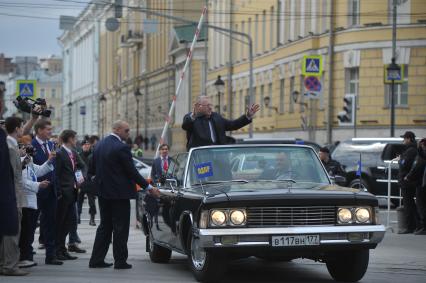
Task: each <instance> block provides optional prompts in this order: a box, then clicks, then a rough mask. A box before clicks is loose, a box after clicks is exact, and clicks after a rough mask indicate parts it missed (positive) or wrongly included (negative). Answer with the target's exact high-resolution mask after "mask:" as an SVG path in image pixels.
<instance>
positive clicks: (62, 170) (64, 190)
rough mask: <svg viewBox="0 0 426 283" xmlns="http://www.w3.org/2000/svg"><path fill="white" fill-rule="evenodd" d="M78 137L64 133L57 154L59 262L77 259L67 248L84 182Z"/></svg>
mask: <svg viewBox="0 0 426 283" xmlns="http://www.w3.org/2000/svg"><path fill="white" fill-rule="evenodd" d="M76 135H77V133H76V132H74V131H73V130H64V131H62V133H61V135H60V139H61V141H62V146H61V148H60V149H59V150H58V152H57V154H56V166H55V177H56V178H55V180H56V182H57V183H56V186H57V190H58V194H59V198H58V209H57V213H56V257H57V258H58V259H59V260H70V259H71V260H72V259H77V257H75V256H72V255H70V254H69V253H68V251H67V249H66V247H65V239H66V237H67V235H68V233H69V232H70V230H71V227H72V223H73V217H76V215H75V214H76V210H75V202H76V200H77V188H78V186H79V185H80V184H81V183H82V182H83V178H82V177H83V173H81V172H82V171H81V170H83V169H84V163H83V161H82V160H81V159H80V157H79V155H78V154H77V152H76V151H75V150H74V149H75V146H76V144H77V137H76Z"/></svg>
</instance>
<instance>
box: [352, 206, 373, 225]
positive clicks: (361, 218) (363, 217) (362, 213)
mask: <svg viewBox="0 0 426 283" xmlns="http://www.w3.org/2000/svg"><path fill="white" fill-rule="evenodd" d="M355 218H356V221H357V222H359V223H368V222H369V221H370V210H368V209H367V208H365V207H360V208H357V209H356V210H355Z"/></svg>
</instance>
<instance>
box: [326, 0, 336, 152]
mask: <svg viewBox="0 0 426 283" xmlns="http://www.w3.org/2000/svg"><path fill="white" fill-rule="evenodd" d="M333 13H334V0H330V28H329V29H330V30H329V37H328V39H329V41H328V99H327V143H329V144H330V143H332V141H333V132H332V131H333V112H334V111H333V110H334V107H333V106H334V105H333V71H334V60H333V59H334V30H333V29H334V24H333Z"/></svg>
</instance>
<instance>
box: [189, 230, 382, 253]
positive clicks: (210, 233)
mask: <svg viewBox="0 0 426 283" xmlns="http://www.w3.org/2000/svg"><path fill="white" fill-rule="evenodd" d="M385 232H386V229H385V226H383V225H360V226H308V227H287V228H228V229H196V230H195V231H194V234H195V236H197V237H198V239H199V241H200V242H199V243H200V246H201V247H203V248H214V247H257V246H271V239H272V236H279V235H314V234H315V235H320V245H319V246H320V247H321V246H327V245H356V244H358V245H359V244H378V243H380V242H381V241H382V239H383V237H384V235H385ZM353 236H357V237H353ZM354 238H356V239H354ZM316 247H318V246H316Z"/></svg>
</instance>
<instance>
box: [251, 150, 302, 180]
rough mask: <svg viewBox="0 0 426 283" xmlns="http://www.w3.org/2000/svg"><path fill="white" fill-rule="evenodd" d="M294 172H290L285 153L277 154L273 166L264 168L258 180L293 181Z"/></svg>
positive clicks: (290, 167) (289, 164)
mask: <svg viewBox="0 0 426 283" xmlns="http://www.w3.org/2000/svg"><path fill="white" fill-rule="evenodd" d="M295 177H296V174H295V172H294V171H293V170H292V166H291V160H290V158H289V157H288V154H287V153H286V152H280V153H278V154H277V159H276V164H275V166H271V167H268V168H266V169H265V170H264V171H263V173H262V174H261V175H260V176H259V179H260V180H283V179H294V178H295Z"/></svg>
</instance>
